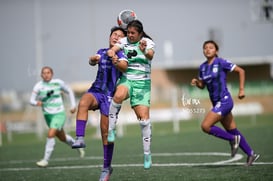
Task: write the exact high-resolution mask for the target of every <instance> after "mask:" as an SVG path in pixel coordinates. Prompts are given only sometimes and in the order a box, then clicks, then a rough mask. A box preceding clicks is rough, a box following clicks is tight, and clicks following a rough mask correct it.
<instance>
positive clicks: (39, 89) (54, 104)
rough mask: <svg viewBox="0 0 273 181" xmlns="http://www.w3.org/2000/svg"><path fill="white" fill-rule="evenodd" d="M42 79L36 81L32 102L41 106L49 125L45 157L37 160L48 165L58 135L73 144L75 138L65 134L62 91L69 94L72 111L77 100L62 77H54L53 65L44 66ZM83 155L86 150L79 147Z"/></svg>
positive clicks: (60, 138) (40, 163)
mask: <svg viewBox="0 0 273 181" xmlns="http://www.w3.org/2000/svg"><path fill="white" fill-rule="evenodd" d="M41 77H42V80H41V81H39V82H38V83H36V85H35V86H34V88H33V91H32V94H31V98H30V104H31V105H33V106H41V107H42V111H43V114H44V118H45V120H46V123H47V125H48V127H49V130H48V133H47V141H46V145H45V152H44V158H43V159H42V160H41V161H39V162H37V163H36V164H37V165H38V166H39V167H46V166H47V165H48V161H49V159H50V156H51V154H52V152H53V150H54V146H55V139H54V137H55V136H57V137H58V138H59V140H60V141H62V142H64V143H66V144H68V145H70V146H71V145H72V144H73V143H74V142H75V140H74V139H73V138H72V137H71V136H70V135H68V134H65V132H64V130H63V126H64V124H65V120H66V115H65V110H64V104H63V99H62V91H64V92H65V93H67V94H69V98H70V102H71V109H70V112H71V113H74V112H75V111H76V102H75V97H74V93H73V92H72V90H71V89H70V87H68V86H67V85H66V84H65V83H64V81H62V80H60V79H52V77H53V70H52V68H51V67H47V66H46V67H43V68H42V71H41ZM78 151H79V153H80V155H81V157H83V156H84V150H83V149H82V148H81V149H78Z"/></svg>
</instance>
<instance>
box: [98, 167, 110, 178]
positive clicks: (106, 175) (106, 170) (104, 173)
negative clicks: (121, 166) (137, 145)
mask: <svg viewBox="0 0 273 181" xmlns="http://www.w3.org/2000/svg"><path fill="white" fill-rule="evenodd" d="M112 172H113V168H112V167H108V168H103V169H102V171H101V174H100V180H99V181H108V180H109V179H110V176H111V174H112Z"/></svg>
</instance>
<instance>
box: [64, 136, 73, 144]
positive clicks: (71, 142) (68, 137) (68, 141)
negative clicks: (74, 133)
mask: <svg viewBox="0 0 273 181" xmlns="http://www.w3.org/2000/svg"><path fill="white" fill-rule="evenodd" d="M65 139H66V144H68V145H69V146H71V145H73V143H75V140H74V139H73V138H72V137H71V136H70V135H68V134H66V135H65Z"/></svg>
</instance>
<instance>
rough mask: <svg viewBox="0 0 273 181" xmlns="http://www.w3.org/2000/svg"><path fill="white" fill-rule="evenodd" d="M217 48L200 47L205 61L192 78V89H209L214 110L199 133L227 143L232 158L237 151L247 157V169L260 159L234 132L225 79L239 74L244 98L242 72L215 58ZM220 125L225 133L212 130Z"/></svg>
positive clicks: (206, 44)
mask: <svg viewBox="0 0 273 181" xmlns="http://www.w3.org/2000/svg"><path fill="white" fill-rule="evenodd" d="M218 49H219V48H218V45H217V44H216V43H215V42H214V41H212V40H208V41H205V42H204V44H203V53H204V56H205V57H206V58H207V60H206V61H205V62H204V63H202V64H201V65H200V68H199V78H193V79H192V81H191V85H193V86H197V87H198V88H200V89H203V88H204V87H205V86H206V87H207V89H208V92H209V96H210V100H211V102H212V105H213V108H212V109H211V111H210V112H209V113H208V114H207V115H206V117H205V119H204V120H203V122H202V125H201V127H202V130H203V131H204V132H205V133H208V134H211V135H214V136H216V137H218V138H221V139H224V140H227V141H229V142H230V145H231V156H232V157H233V156H235V154H236V153H237V151H238V148H239V147H240V148H241V149H242V150H243V151H244V152H245V153H246V154H247V163H246V165H247V166H250V165H252V163H253V162H254V161H256V160H257V159H258V158H259V155H258V154H255V153H254V151H253V150H252V148H251V147H250V146H249V144H248V143H247V141H246V139H245V138H244V136H243V135H242V134H241V133H240V131H239V130H238V129H237V128H236V123H235V121H234V118H233V115H232V112H231V110H232V108H233V100H232V97H231V95H230V93H229V91H228V89H227V81H226V76H227V73H228V72H232V71H233V72H236V73H238V74H239V86H240V87H239V93H238V98H239V99H243V98H244V97H245V92H244V83H245V71H244V70H243V69H242V68H241V67H239V66H237V65H235V64H233V63H231V62H229V61H227V60H224V59H222V58H219V57H218V55H217V54H218ZM219 121H220V122H221V124H222V125H223V127H224V128H225V130H223V129H221V128H220V127H217V126H215V124H216V123H217V122H219Z"/></svg>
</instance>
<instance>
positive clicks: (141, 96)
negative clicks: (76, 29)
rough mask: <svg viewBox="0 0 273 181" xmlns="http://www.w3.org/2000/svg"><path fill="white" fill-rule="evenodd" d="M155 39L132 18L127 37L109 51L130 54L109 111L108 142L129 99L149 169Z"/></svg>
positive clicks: (112, 137)
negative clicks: (152, 66) (137, 122)
mask: <svg viewBox="0 0 273 181" xmlns="http://www.w3.org/2000/svg"><path fill="white" fill-rule="evenodd" d="M154 46H155V44H154V42H153V40H152V39H151V38H150V37H149V36H148V35H147V34H146V33H145V32H144V31H143V25H142V23H141V22H140V21H139V20H133V21H131V22H130V23H129V24H128V26H127V37H125V38H122V39H121V40H120V41H119V42H118V43H117V44H115V46H114V47H112V48H111V49H110V50H108V56H109V57H113V56H115V53H116V52H117V51H119V50H120V49H121V50H123V51H124V53H125V54H126V55H127V60H128V68H127V71H126V72H125V73H124V74H123V76H122V77H121V79H120V81H119V82H118V85H117V88H116V92H115V95H114V97H113V99H112V102H111V105H110V110H109V132H108V141H109V142H114V141H115V127H116V121H117V115H118V113H119V110H120V108H121V104H122V102H123V101H124V100H126V99H128V98H130V104H131V107H132V108H133V110H134V111H135V114H136V116H137V119H138V120H139V124H140V127H141V133H142V139H143V150H144V168H145V169H149V168H150V167H151V165H152V160H151V149H150V145H151V135H152V131H151V122H150V99H151V76H150V75H151V61H152V59H153V56H154V53H155V51H154Z"/></svg>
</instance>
